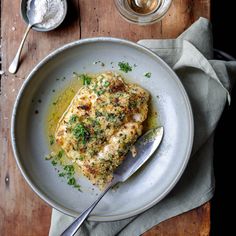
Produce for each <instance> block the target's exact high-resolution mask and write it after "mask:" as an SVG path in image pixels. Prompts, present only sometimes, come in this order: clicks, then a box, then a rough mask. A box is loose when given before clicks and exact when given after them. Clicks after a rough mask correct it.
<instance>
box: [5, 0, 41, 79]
mask: <svg viewBox="0 0 236 236" xmlns="http://www.w3.org/2000/svg"><path fill="white" fill-rule="evenodd" d="M26 14H27V17H28V20H29V24H28V26H27V29H26V31H25V33H24V36H23V39H22V40H21V43H20V46H19V49H18V50H17V53H16V56H15V57H14V59H13V61H12V63H11V65H10V66H9V68H8V71H9V72H10V73H12V74H15V73H16V71H17V69H18V65H19V60H20V54H21V51H22V48H23V46H24V42H25V39H26V37H27V35H28V33H29V31H30V29H31V28H32V27H33V26H34V25H36V24H40V23H42V22H35V18H34V15H35V0H32V1H31V2H30V10H28V11H27V13H26Z"/></svg>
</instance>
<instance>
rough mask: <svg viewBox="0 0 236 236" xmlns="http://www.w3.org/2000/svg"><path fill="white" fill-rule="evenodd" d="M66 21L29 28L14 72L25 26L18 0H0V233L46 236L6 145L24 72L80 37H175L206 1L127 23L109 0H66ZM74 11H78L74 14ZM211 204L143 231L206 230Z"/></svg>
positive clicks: (42, 214) (43, 217)
mask: <svg viewBox="0 0 236 236" xmlns="http://www.w3.org/2000/svg"><path fill="white" fill-rule="evenodd" d="M68 2H69V3H70V4H69V12H68V17H67V21H66V22H65V23H64V24H63V26H62V27H60V28H59V29H57V30H55V31H53V32H49V33H40V32H33V31H32V32H30V34H29V37H28V38H27V41H26V44H25V47H24V49H23V54H22V65H21V67H20V69H19V71H18V72H17V74H16V75H11V74H9V73H8V72H7V68H8V66H9V64H10V62H11V60H12V58H13V56H14V55H15V52H16V50H17V47H18V45H19V41H20V40H21V37H22V34H23V31H24V30H25V28H26V26H25V24H24V22H23V21H22V19H21V17H20V12H19V9H20V6H19V4H20V1H9V0H1V38H2V40H1V42H2V49H1V57H2V70H3V71H5V74H4V75H3V76H2V78H1V94H0V114H1V116H0V128H1V133H0V142H1V144H0V232H1V233H0V234H1V235H3V236H5V235H11V236H14V235H24V236H27V235H29V236H34V235H37V236H41V235H47V234H48V229H49V224H50V214H51V208H50V207H49V206H47V205H46V204H45V203H44V202H42V201H41V200H40V199H39V198H38V197H37V196H36V194H34V193H33V192H32V190H31V189H30V188H29V187H28V185H27V184H26V183H25V181H24V180H23V178H22V177H21V175H20V172H19V170H18V169H17V167H16V163H15V160H14V158H13V154H12V150H11V144H10V117H11V112H12V107H13V104H14V101H15V97H16V94H17V92H18V90H19V88H20V86H21V85H22V83H23V81H24V78H25V76H26V75H27V74H28V73H29V72H30V70H31V69H32V68H33V67H34V66H35V65H36V64H37V63H38V62H39V61H40V60H41V59H42V58H43V57H45V56H46V55H47V54H48V53H49V52H51V51H52V50H54V49H55V48H57V47H59V46H61V45H63V44H65V43H67V42H70V41H74V40H78V39H80V38H81V37H82V38H84V37H95V36H112V37H120V38H125V39H129V40H132V41H137V40H139V39H142V38H174V37H176V36H178V35H179V34H180V33H182V32H183V31H184V30H185V29H186V28H187V27H188V26H190V25H191V24H192V23H193V22H194V21H195V20H196V19H198V18H199V16H204V17H208V18H209V17H210V0H194V1H193V0H174V1H173V4H172V7H171V9H170V10H169V12H168V14H167V16H166V17H165V18H164V19H163V20H162V21H161V22H159V23H156V24H154V25H151V26H137V25H131V24H129V23H127V22H126V21H125V20H124V19H122V18H121V17H120V16H119V14H118V12H117V11H116V9H115V7H114V4H113V1H112V0H71V1H68ZM79 12H80V13H81V14H79ZM209 208H210V204H209V203H207V204H206V205H204V206H202V207H200V208H198V209H196V210H193V211H190V212H188V213H185V214H182V215H181V216H177V217H174V218H172V219H170V220H167V221H165V222H163V223H161V224H159V225H158V226H155V227H154V228H153V229H152V230H151V231H149V232H147V233H145V234H144V235H145V236H154V235H181V236H182V235H208V233H209V225H210V218H209V215H210V213H209Z"/></svg>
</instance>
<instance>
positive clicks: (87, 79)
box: [79, 74, 92, 85]
mask: <svg viewBox="0 0 236 236" xmlns="http://www.w3.org/2000/svg"><path fill="white" fill-rule="evenodd" d="M79 77H80V78H81V79H82V81H83V85H90V84H91V80H92V78H91V77H89V76H88V75H86V74H82V75H80V76H79Z"/></svg>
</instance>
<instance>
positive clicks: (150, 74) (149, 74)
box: [144, 72, 152, 78]
mask: <svg viewBox="0 0 236 236" xmlns="http://www.w3.org/2000/svg"><path fill="white" fill-rule="evenodd" d="M144 76H145V77H147V78H151V76H152V73H151V72H147V73H145V74H144Z"/></svg>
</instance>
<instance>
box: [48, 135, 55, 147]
mask: <svg viewBox="0 0 236 236" xmlns="http://www.w3.org/2000/svg"><path fill="white" fill-rule="evenodd" d="M49 143H50V145H53V144H54V143H55V139H54V136H53V135H52V134H51V135H49Z"/></svg>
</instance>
